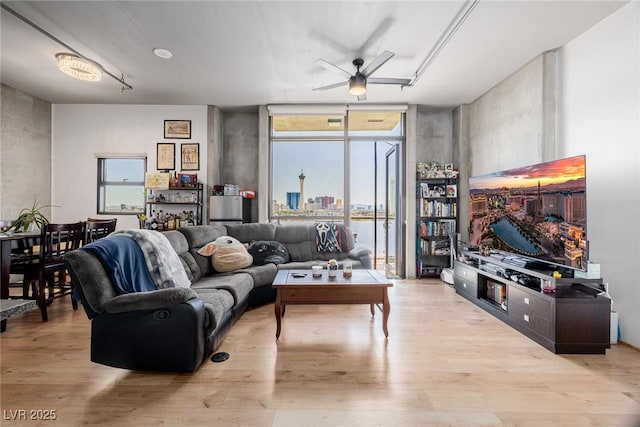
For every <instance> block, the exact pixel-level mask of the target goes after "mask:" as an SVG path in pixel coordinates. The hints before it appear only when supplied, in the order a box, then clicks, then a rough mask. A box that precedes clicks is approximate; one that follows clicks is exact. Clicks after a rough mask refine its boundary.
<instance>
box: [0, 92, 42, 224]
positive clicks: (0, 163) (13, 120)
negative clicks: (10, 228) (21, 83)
mask: <svg viewBox="0 0 640 427" xmlns="http://www.w3.org/2000/svg"><path fill="white" fill-rule="evenodd" d="M0 91H1V96H2V100H1V102H0V105H1V106H2V107H1V114H0V121H1V127H0V129H1V130H0V219H6V220H12V219H15V218H16V217H17V216H18V213H19V212H20V210H21V209H23V208H27V207H31V206H32V205H33V202H34V200H37V201H38V203H39V204H41V205H49V204H51V104H50V103H48V102H46V101H43V100H41V99H38V98H34V97H32V96H30V95H27V94H25V93H22V92H19V91H17V90H15V89H13V88H12V87H9V86H6V85H1V87H0ZM43 213H44V214H45V215H46V216H47V218H49V219H51V209H50V208H45V209H43Z"/></svg>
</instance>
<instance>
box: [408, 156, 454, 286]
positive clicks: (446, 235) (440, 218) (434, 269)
mask: <svg viewBox="0 0 640 427" xmlns="http://www.w3.org/2000/svg"><path fill="white" fill-rule="evenodd" d="M416 178H417V179H416V182H417V188H416V209H417V212H416V218H417V223H416V230H417V236H416V275H417V277H418V278H420V277H431V276H438V275H439V274H440V272H441V271H442V269H443V268H449V267H452V265H451V239H450V236H451V235H455V233H457V229H458V219H457V213H458V212H457V208H458V183H457V171H455V170H454V169H453V167H452V165H451V164H441V163H436V162H432V163H418V171H417V177H416Z"/></svg>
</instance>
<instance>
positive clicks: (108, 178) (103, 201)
mask: <svg viewBox="0 0 640 427" xmlns="http://www.w3.org/2000/svg"><path fill="white" fill-rule="evenodd" d="M146 170H147V158H146V157H99V158H98V201H97V202H98V207H97V209H98V214H106V215H114V214H117V215H137V214H141V213H144V210H145V194H144V175H145V172H146Z"/></svg>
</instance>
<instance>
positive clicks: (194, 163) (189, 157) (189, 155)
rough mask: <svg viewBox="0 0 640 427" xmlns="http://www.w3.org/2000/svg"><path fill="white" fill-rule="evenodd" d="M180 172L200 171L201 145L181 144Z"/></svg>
mask: <svg viewBox="0 0 640 427" xmlns="http://www.w3.org/2000/svg"><path fill="white" fill-rule="evenodd" d="M180 170H183V171H197V170H200V144H198V143H188V144H180Z"/></svg>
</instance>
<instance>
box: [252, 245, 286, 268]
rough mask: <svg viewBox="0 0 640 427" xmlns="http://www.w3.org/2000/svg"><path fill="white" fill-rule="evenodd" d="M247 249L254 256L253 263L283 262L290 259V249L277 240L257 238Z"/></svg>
mask: <svg viewBox="0 0 640 427" xmlns="http://www.w3.org/2000/svg"><path fill="white" fill-rule="evenodd" d="M247 251H248V252H249V253H250V254H251V256H253V265H264V264H283V263H285V262H288V261H289V251H288V250H287V248H286V247H285V246H284V245H283V244H282V243H280V242H277V241H275V240H256V241H253V242H251V244H250V245H249V247H248V248H247Z"/></svg>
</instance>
